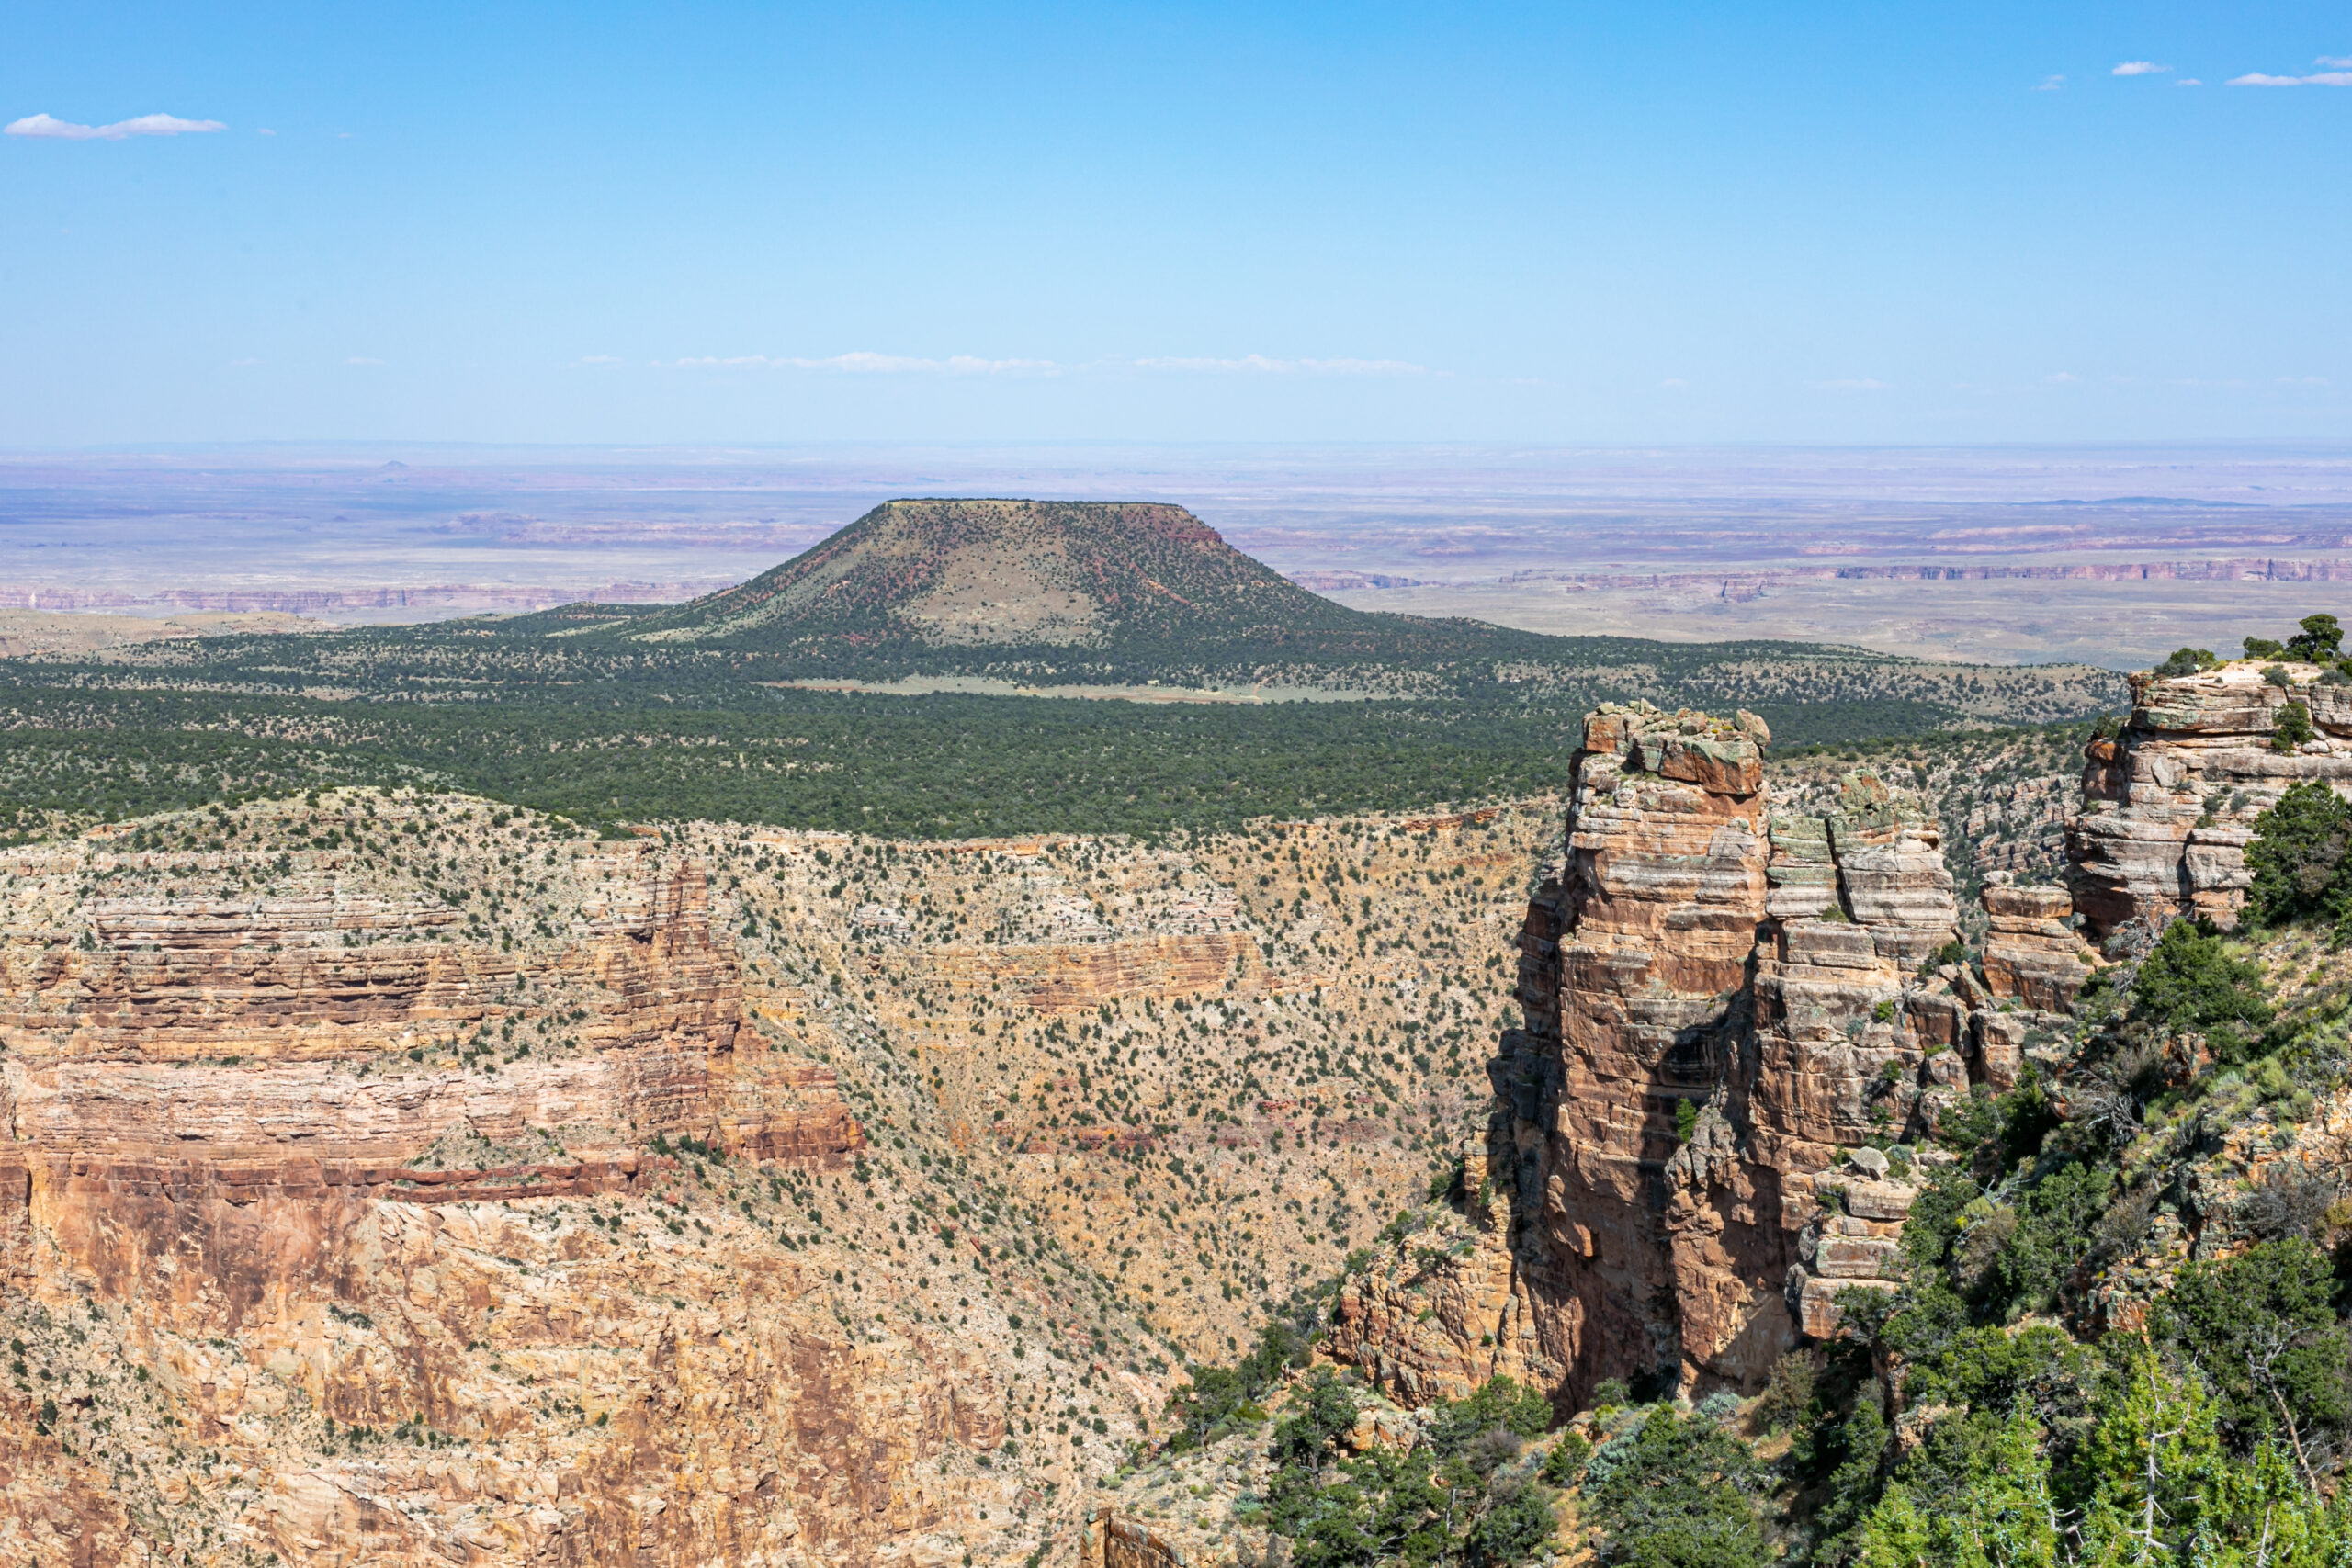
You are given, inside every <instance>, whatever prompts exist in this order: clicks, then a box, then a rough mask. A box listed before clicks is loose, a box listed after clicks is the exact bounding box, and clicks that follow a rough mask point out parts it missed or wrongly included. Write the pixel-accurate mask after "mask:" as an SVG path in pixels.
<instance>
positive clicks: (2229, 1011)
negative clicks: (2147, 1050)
mask: <svg viewBox="0 0 2352 1568" xmlns="http://www.w3.org/2000/svg"><path fill="white" fill-rule="evenodd" d="M2264 815H2265V816H2266V817H2267V816H2268V815H2269V814H2268V813H2267V812H2266V813H2264ZM2248 858H2249V859H2251V858H2253V857H2252V855H2251V852H2249V855H2248ZM2131 1010H2132V1014H2133V1016H2134V1017H2137V1018H2140V1019H2143V1020H2145V1021H2148V1022H2149V1023H2152V1024H2154V1025H2156V1026H2157V1027H2159V1028H2162V1029H2164V1030H2166V1031H2168V1032H2176V1033H2177V1032H2188V1031H2195V1032H2200V1033H2202V1034H2203V1035H2204V1036H2205V1043H2206V1044H2207V1045H2208V1046H2209V1047H2210V1048H2211V1051H2212V1053H2213V1055H2214V1058H2215V1059H2216V1060H2218V1061H2222V1062H2235V1061H2240V1060H2243V1059H2244V1058H2245V1055H2246V1053H2247V1052H2248V1051H2249V1050H2250V1049H2251V1048H2252V1047H2253V1045H2254V1043H2255V1042H2256V1040H2257V1039H2258V1038H2260V1036H2261V1033H2262V1032H2263V1030H2265V1029H2266V1028H2267V1027H2268V1026H2269V1023H2270V1018H2271V1009H2270V1002H2269V1000H2268V998H2266V997H2265V996H2264V995H2263V992H2262V976H2261V972H2260V971H2259V970H2257V969H2256V967H2255V966H2254V965H2253V964H2249V963H2247V962H2246V961H2245V959H2242V958H2238V957H2235V956H2233V954H2232V953H2231V952H2230V950H2229V944H2228V942H2227V941H2226V940H2225V939H2224V938H2223V937H2222V934H2221V933H2220V932H2219V931H2215V930H2213V928H2212V927H2211V926H2210V925H2208V924H2206V923H2204V922H2203V921H2201V920H2175V921H2174V922H2173V923H2172V924H2171V925H2169V926H2166V927H2165V933H2164V935H2162V936H2161V937H2158V938H2157V939H2156V945H2155V946H2154V948H2152V949H2151V950H2150V951H2149V953H2148V956H2147V959H2146V961H2145V962H2143V964H2141V965H2140V974H2139V977H2138V978H2137V979H2135V980H2134V981H2133V982H2132V985H2131Z"/></svg>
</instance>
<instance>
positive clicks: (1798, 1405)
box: [1756, 1350, 1814, 1432]
mask: <svg viewBox="0 0 2352 1568" xmlns="http://www.w3.org/2000/svg"><path fill="white" fill-rule="evenodd" d="M1813 1382H1814V1365H1813V1357H1812V1356H1811V1355H1809V1354H1807V1353H1806V1352H1805V1351H1803V1350H1792V1351H1790V1352H1789V1353H1788V1354H1787V1355H1785V1356H1782V1357H1781V1359H1779V1360H1777V1361H1775V1362H1773V1363H1772V1375H1771V1376H1770V1378H1769V1379H1767V1380H1766V1381H1765V1383H1764V1393H1763V1397H1762V1398H1760V1399H1758V1401H1757V1402H1756V1421H1757V1424H1758V1426H1760V1427H1763V1428H1764V1429H1765V1430H1766V1431H1768V1432H1777V1431H1779V1430H1781V1428H1782V1427H1792V1426H1794V1425H1796V1424H1797V1423H1798V1422H1799V1421H1801V1420H1803V1419H1804V1414H1805V1412H1806V1411H1807V1410H1808V1409H1810V1408H1811V1407H1812V1405H1813Z"/></svg>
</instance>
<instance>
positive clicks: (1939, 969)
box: [1333, 705, 2094, 1406]
mask: <svg viewBox="0 0 2352 1568" xmlns="http://www.w3.org/2000/svg"><path fill="white" fill-rule="evenodd" d="M1767 739H1769V738H1768V737H1767V736H1766V734H1765V733H1764V730H1763V727H1762V725H1761V724H1760V723H1758V722H1757V721H1755V720H1753V719H1751V718H1749V717H1748V716H1745V715H1742V716H1739V718H1737V719H1736V720H1734V721H1724V720H1721V719H1717V718H1713V717H1711V716H1706V715H1701V714H1693V713H1689V712H1684V713H1677V714H1667V713H1662V712H1659V711H1657V710H1656V709H1654V708H1650V707H1648V706H1646V705H1631V706H1615V705H1611V706H1604V707H1603V708H1602V709H1601V710H1600V711H1599V712H1598V713H1596V714H1595V715H1593V716H1592V717H1591V718H1590V719H1589V721H1588V723H1587V727H1586V734H1585V744H1584V746H1583V748H1582V749H1581V750H1579V751H1578V752H1577V754H1576V756H1575V757H1574V758H1573V759H1572V761H1571V775H1572V779H1573V786H1574V787H1573V797H1572V801H1571V804H1570V807H1569V812H1568V821H1567V840H1566V842H1567V859H1566V863H1565V864H1564V865H1563V866H1562V868H1561V869H1560V871H1559V873H1558V874H1557V875H1556V876H1555V877H1553V878H1552V879H1550V880H1548V881H1547V882H1546V883H1545V884H1544V886H1543V887H1542V888H1541V889H1540V890H1539V891H1538V893H1537V894H1536V896H1535V897H1534V899H1533V900H1532V903H1531V906H1530V909H1529V916H1528V921H1527V926H1526V928H1525V930H1524V931H1523V933H1522V936H1521V965H1520V990H1519V997H1520V999H1521V1003H1522V1004H1523V1006H1524V1008H1525V1010H1526V1027H1525V1028H1524V1029H1523V1030H1520V1031H1514V1032H1510V1033H1509V1034H1507V1035H1506V1037H1505V1039H1504V1043H1503V1049H1502V1051H1501V1053H1500V1055H1498V1058H1497V1061H1496V1064H1495V1073H1496V1080H1497V1089H1498V1094H1497V1100H1496V1110H1495V1112H1494V1118H1493V1122H1492V1123H1491V1125H1490V1128H1489V1131H1488V1134H1487V1139H1486V1141H1485V1145H1484V1148H1483V1149H1482V1150H1481V1151H1479V1152H1480V1154H1482V1155H1483V1156H1484V1158H1483V1160H1476V1161H1474V1167H1475V1168H1481V1174H1482V1176H1484V1177H1485V1178H1486V1179H1483V1180H1481V1181H1479V1182H1478V1183H1477V1184H1476V1190H1475V1191H1474V1193H1473V1195H1472V1198H1471V1201H1470V1203H1469V1204H1468V1206H1467V1207H1468V1213H1467V1219H1466V1224H1465V1225H1464V1234H1463V1235H1460V1236H1459V1237H1457V1238H1455V1240H1454V1241H1453V1245H1452V1246H1451V1247H1448V1248H1442V1249H1440V1248H1432V1247H1429V1246H1427V1245H1426V1244H1423V1245H1421V1246H1419V1247H1418V1248H1416V1247H1413V1246H1412V1245H1409V1244H1408V1245H1407V1246H1404V1247H1400V1248H1399V1249H1398V1250H1397V1253H1396V1254H1394V1255H1393V1256H1391V1257H1390V1258H1387V1259H1385V1260H1384V1261H1383V1262H1382V1263H1380V1264H1378V1265H1376V1266H1375V1267H1374V1269H1372V1270H1370V1271H1369V1272H1368V1273H1366V1274H1364V1275H1363V1276H1360V1277H1358V1278H1357V1279H1355V1280H1351V1281H1350V1284H1349V1287H1348V1289H1347V1290H1346V1292H1344V1293H1343V1295H1342V1298H1341V1301H1340V1310H1339V1314H1338V1322H1337V1325H1336V1328H1335V1332H1334V1337H1333V1353H1334V1354H1335V1355H1336V1356H1337V1357H1339V1358H1340V1359H1343V1360H1350V1361H1353V1362H1356V1363H1357V1364H1359V1365H1361V1366H1363V1368H1365V1369H1366V1370H1367V1371H1370V1372H1371V1373H1372V1374H1373V1376H1374V1378H1375V1380H1376V1381H1378V1382H1381V1383H1382V1384H1383V1385H1384V1386H1388V1387H1391V1388H1393V1389H1395V1390H1397V1392H1398V1393H1400V1394H1401V1395H1403V1396H1405V1397H1408V1398H1410V1399H1416V1400H1424V1399H1430V1398H1436V1397H1446V1396H1453V1397H1458V1396H1459V1395H1460V1393H1463V1392H1464V1391H1465V1390H1466V1389H1467V1388H1468V1387H1469V1386H1471V1385H1473V1384H1475V1383H1476V1382H1478V1381H1480V1380H1482V1379H1483V1378H1484V1377H1487V1376H1489V1375H1492V1374H1494V1373H1496V1372H1505V1371H1507V1372H1510V1373H1511V1374H1513V1375H1515V1376H1519V1377H1522V1378H1532V1379H1533V1380H1534V1381H1535V1382H1537V1383H1538V1384H1539V1386H1543V1387H1546V1388H1549V1389H1553V1390H1555V1391H1556V1393H1557V1395H1558V1397H1560V1398H1561V1399H1562V1400H1563V1402H1564V1403H1566V1404H1569V1405H1571V1406H1573V1405H1574V1404H1577V1402H1580V1401H1581V1400H1583V1399H1584V1397H1585V1396H1586V1395H1587V1394H1588V1393H1589V1390H1590V1387H1591V1385H1592V1384H1593V1383H1594V1382H1596V1381H1598V1380H1600V1379H1601V1378H1604V1377H1626V1378H1633V1379H1636V1380H1643V1381H1646V1382H1651V1383H1653V1384H1655V1385H1659V1386H1667V1387H1680V1388H1685V1389H1692V1390H1698V1389H1703V1388H1705V1387H1709V1386H1722V1385H1729V1386H1735V1387H1744V1388H1752V1387H1754V1386H1756V1385H1757V1384H1758V1382H1760V1381H1761V1379H1762V1378H1763V1376H1764V1375H1765V1373H1766V1372H1767V1371H1769V1369H1770V1366H1771V1364H1772V1362H1773V1361H1774V1360H1775V1359H1777V1358H1778V1357H1779V1356H1780V1355H1781V1353H1783V1352H1784V1351H1785V1350H1786V1349H1787V1348H1790V1346H1791V1345H1792V1343H1793V1342H1794V1341H1795V1340H1796V1338H1797V1337H1798V1336H1799V1335H1800V1334H1803V1333H1814V1334H1818V1333H1821V1332H1824V1331H1826V1329H1827V1328H1828V1326H1829V1325H1831V1324H1832V1323H1834V1321H1835V1317H1836V1311H1837V1309H1836V1304H1835V1303H1836V1298H1837V1297H1838V1294H1839V1293H1840V1292H1843V1291H1845V1290H1847V1289H1849V1288H1852V1287H1854V1286H1857V1285H1861V1286H1869V1285H1872V1284H1880V1285H1883V1284H1884V1283H1885V1282H1886V1281H1887V1280H1888V1279H1889V1278H1891V1276H1892V1275H1893V1273H1894V1262H1895V1237H1896V1235H1897V1234H1898V1233H1899V1230H1900V1226H1901V1222H1902V1219H1903V1217H1904V1215H1905V1213H1907V1212H1908V1209H1909V1206H1910V1201H1911V1197H1912V1194H1913V1192H1914V1191H1915V1190H1916V1188H1915V1186H1914V1184H1913V1182H1912V1181H1911V1180H1910V1179H1907V1178H1909V1177H1912V1176H1914V1175H1916V1169H1917V1168H1916V1167H1915V1166H1914V1165H1913V1164H1912V1163H1911V1161H1912V1159H1913V1157H1914V1156H1913V1154H1912V1153H1911V1152H1909V1151H1904V1150H1897V1151H1895V1152H1894V1154H1893V1155H1892V1156H1890V1155H1889V1154H1888V1153H1885V1152H1883V1151H1882V1148H1881V1147H1880V1146H1879V1145H1890V1144H1893V1143H1894V1142H1896V1141H1897V1140H1899V1139H1900V1138H1901V1137H1902V1136H1903V1135H1904V1134H1906V1133H1916V1132H1917V1131H1919V1130H1920V1129H1921V1128H1923V1127H1924V1126H1925V1125H1926V1124H1927V1123H1928V1121H1929V1120H1930V1119H1932V1118H1933V1117H1934V1116H1935V1115H1936V1114H1937V1113H1938V1112H1939V1110H1940V1108H1941V1107H1943V1106H1944V1105H1947V1104H1949V1103H1950V1102H1951V1100H1953V1099H1955V1098H1956V1097H1958V1096H1960V1095H1962V1094H1965V1093H1967V1092H1968V1090H1969V1088H1970V1084H1971V1082H1972V1080H1975V1081H1990V1082H1992V1083H1994V1084H1996V1086H1999V1087H2006V1084H2007V1082H2008V1081H2010V1080H2013V1079H2014V1077H2015V1075H2016V1072H2017V1070H2018V1063H2019V1062H2020V1061H2021V1059H2022V1054H2023V1052H2024V1051H2025V1050H2026V1049H2027V1048H2028V1046H2029V1045H2030V1043H2031V1042H2032V1041H2033V1040H2034V1039H2035V1038H2036V1031H2037V1029H2038V1028H2040V1027H2041V1019H2040V1013H2039V1011H2038V1010H2044V1009H2055V1008H2060V1007H2063V1006H2064V1004H2065V1003H2066V1002H2067V1001H2068V1000H2070V999H2071V998H2072V996H2073V994H2074V992H2075V990H2076V989H2078V988H2079V987H2080V986H2081V984H2082V983H2083V981H2084V980H2085V979H2086V977H2087V976H2088V975H2089V973H2090V969H2091V965H2092V963H2093V962H2094V960H2093V957H2092V955H2091V954H2090V953H2089V952H2088V950H2087V949H2086V948H2085V947H2084V945H2083V943H2082V942H2081V939H2080V938H2079V936H2077V935H2076V933H2075V931H2074V930H2073V929H2072V927H2071V925H2070V924H2069V923H2068V922H2067V919H2066V917H2067V916H2068V915H2070V914H2071V908H2070V907H2067V908H2059V907H2058V906H2064V905H2065V904H2066V897H2065V895H2064V892H2063V891H2062V890H2042V889H2022V888H2011V887H2008V886H1995V887H1993V888H1991V889H1988V891H1987V896H1986V904H1987V909H1988V914H1989V915H1990V917H1991V919H1992V920H1993V923H1994V926H1995V930H1996V943H1995V948H1994V951H1996V952H1997V953H1998V954H1999V957H1998V959H1997V961H1996V960H1995V959H1993V958H1992V957H1990V956H1989V955H1988V961H1987V965H1986V969H1987V976H1986V979H1987V981H1989V984H1987V983H1985V982H1980V981H1979V979H1978V978H1977V976H1976V975H1975V974H1974V973H1973V971H1972V970H1970V969H1968V968H1966V967H1964V966H1962V965H1961V964H1955V963H1951V962H1950V961H1949V960H1950V957H1951V954H1949V953H1946V952H1945V951H1944V950H1945V948H1946V946H1947V944H1948V943H1951V942H1952V941H1953V940H1954V938H1955V936H1956V924H1957V915H1958V911H1957V909H1956V908H1955V907H1954V903H1953V897H1952V882H1951V875H1950V874H1949V872H1948V871H1947V870H1946V868H1945V863H1944V859H1943V855H1942V853H1941V845H1940V841H1939V828H1938V827H1937V825H1936V824H1935V822H1934V821H1933V820H1932V819H1930V818H1928V816H1927V815H1926V814H1925V813H1924V812H1923V811H1922V810H1921V809H1920V808H1919V807H1918V805H1917V802H1915V801H1913V800H1911V799H1910V798H1908V797H1907V796H1905V795H1904V794H1903V793H1902V792H1901V791H1899V790H1897V789H1894V788H1892V787H1890V786H1889V784H1888V783H1887V782H1886V781H1885V780H1883V779H1882V778H1880V777H1878V776H1877V775H1875V774H1874V773H1870V772H1868V771H1861V770H1858V771H1856V772H1854V773H1849V774H1848V775H1847V777H1846V778H1845V779H1844V781H1843V782H1842V784H1840V786H1839V789H1838V795H1837V799H1836V804H1835V808H1834V809H1832V810H1829V811H1826V812H1821V813H1803V812H1798V811H1795V810H1792V809H1781V808H1775V807H1773V806H1772V805H1771V804H1770V802H1769V801H1768V799H1767V798H1766V789H1765V784H1764V773H1763V769H1762V758H1761V748H1762V746H1763V745H1764V744H1765V742H1766V741H1767ZM1917 1157H1919V1158H1932V1157H1935V1156H1933V1155H1932V1154H1922V1155H1919V1156H1917ZM1441 1228H1442V1227H1441Z"/></svg>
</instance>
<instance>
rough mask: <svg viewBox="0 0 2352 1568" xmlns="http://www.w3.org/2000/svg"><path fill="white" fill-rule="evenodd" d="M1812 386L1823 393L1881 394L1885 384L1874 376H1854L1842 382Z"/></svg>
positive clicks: (1826, 382)
mask: <svg viewBox="0 0 2352 1568" xmlns="http://www.w3.org/2000/svg"><path fill="white" fill-rule="evenodd" d="M1814 386H1815V387H1816V388H1818V389H1821V390H1822V391H1825V392H1883V391H1885V390H1886V389H1887V383H1886V382H1884V381H1882V380H1880V379H1878V378H1876V377H1874V376H1856V377H1853V378H1849V379H1847V380H1843V381H1815V383H1814Z"/></svg>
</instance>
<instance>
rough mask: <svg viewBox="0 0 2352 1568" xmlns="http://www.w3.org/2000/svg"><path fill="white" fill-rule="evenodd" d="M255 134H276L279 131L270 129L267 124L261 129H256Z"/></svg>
mask: <svg viewBox="0 0 2352 1568" xmlns="http://www.w3.org/2000/svg"><path fill="white" fill-rule="evenodd" d="M254 135H255V136H275V135H277V132H276V131H274V130H270V129H269V127H267V126H266V125H265V126H263V127H262V128H261V129H260V130H256V131H254Z"/></svg>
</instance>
